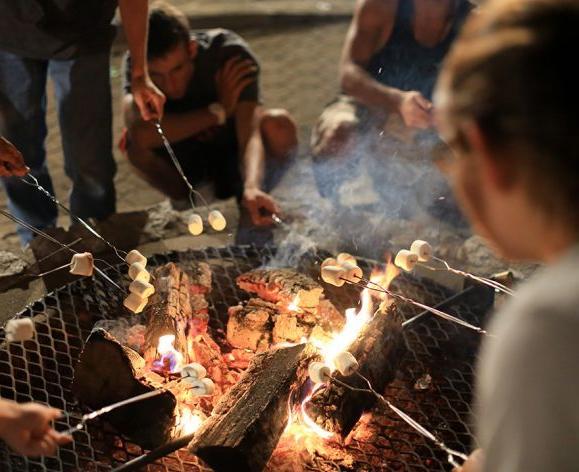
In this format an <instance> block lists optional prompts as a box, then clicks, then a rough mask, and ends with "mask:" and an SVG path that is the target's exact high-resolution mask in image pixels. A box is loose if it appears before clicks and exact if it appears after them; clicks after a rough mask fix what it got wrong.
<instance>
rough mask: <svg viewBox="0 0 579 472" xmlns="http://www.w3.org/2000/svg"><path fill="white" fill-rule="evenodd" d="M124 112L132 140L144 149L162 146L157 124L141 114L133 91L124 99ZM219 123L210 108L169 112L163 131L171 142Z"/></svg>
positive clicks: (193, 134)
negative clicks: (144, 118) (145, 118)
mask: <svg viewBox="0 0 579 472" xmlns="http://www.w3.org/2000/svg"><path fill="white" fill-rule="evenodd" d="M123 113H124V117H125V126H126V127H127V129H128V130H129V136H130V139H131V140H132V141H135V142H138V144H139V146H140V147H142V148H144V149H154V148H158V147H160V146H162V144H163V143H162V141H161V137H160V136H159V133H158V132H157V129H156V128H155V126H154V125H153V124H152V123H150V122H148V121H145V120H143V118H142V117H141V116H140V113H139V111H138V108H137V105H136V104H135V99H134V96H133V94H132V93H129V94H126V95H125V97H124V99H123ZM218 124H219V120H218V117H217V116H216V115H215V114H213V113H211V112H210V111H209V109H208V108H200V109H198V110H192V111H189V112H184V113H167V114H165V115H164V116H163V119H162V125H163V132H164V133H165V136H166V137H167V139H168V140H169V141H170V142H176V141H181V140H183V139H187V138H189V137H192V136H195V135H196V134H199V133H201V132H202V131H205V130H207V129H209V128H211V127H213V126H217V125H218Z"/></svg>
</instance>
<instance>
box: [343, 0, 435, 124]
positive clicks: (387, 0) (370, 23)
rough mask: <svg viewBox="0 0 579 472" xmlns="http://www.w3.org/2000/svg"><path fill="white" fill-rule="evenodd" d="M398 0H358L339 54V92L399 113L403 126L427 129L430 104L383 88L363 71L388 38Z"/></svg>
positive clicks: (380, 109) (369, 106) (415, 96)
mask: <svg viewBox="0 0 579 472" xmlns="http://www.w3.org/2000/svg"><path fill="white" fill-rule="evenodd" d="M398 3H399V0H358V3H357V5H356V11H355V13H354V18H353V19H352V23H351V25H350V29H349V30H348V33H347V35H346V41H345V43H344V48H343V51H342V61H341V67H340V82H341V85H342V90H343V91H344V92H345V93H346V94H348V95H350V96H352V97H354V98H355V99H356V100H357V101H359V102H360V103H361V104H363V105H365V106H366V107H368V108H372V109H375V110H377V111H387V112H395V113H399V114H400V115H401V116H402V118H403V119H404V121H405V123H406V125H408V126H412V127H417V128H425V127H428V126H430V121H431V120H430V115H429V109H430V107H431V104H430V102H429V101H428V100H426V99H425V98H424V97H422V95H421V94H420V93H418V92H413V91H411V92H403V91H402V90H399V89H396V88H394V87H389V86H387V85H383V84H381V83H380V82H378V81H377V80H375V79H374V78H373V77H372V76H371V75H370V74H369V73H368V72H367V71H366V67H367V66H368V64H369V63H370V60H371V58H372V56H373V55H374V54H375V53H376V52H377V51H378V50H379V49H380V48H381V47H382V46H383V45H384V44H386V43H387V42H388V40H389V39H390V35H391V34H392V30H393V29H394V23H395V21H396V12H397V10H398V7H399V5H398Z"/></svg>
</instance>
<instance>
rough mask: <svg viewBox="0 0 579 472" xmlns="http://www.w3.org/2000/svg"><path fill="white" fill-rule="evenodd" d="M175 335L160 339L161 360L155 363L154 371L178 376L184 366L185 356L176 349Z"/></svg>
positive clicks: (159, 351)
mask: <svg viewBox="0 0 579 472" xmlns="http://www.w3.org/2000/svg"><path fill="white" fill-rule="evenodd" d="M174 343H175V335H173V334H167V335H165V336H161V337H160V338H159V345H158V346H157V352H158V353H159V354H160V355H161V357H160V359H157V360H155V361H153V370H154V371H156V372H163V373H170V374H176V373H177V372H179V371H180V370H181V367H182V366H183V355H182V354H181V353H180V352H179V351H177V350H176V349H175V347H174Z"/></svg>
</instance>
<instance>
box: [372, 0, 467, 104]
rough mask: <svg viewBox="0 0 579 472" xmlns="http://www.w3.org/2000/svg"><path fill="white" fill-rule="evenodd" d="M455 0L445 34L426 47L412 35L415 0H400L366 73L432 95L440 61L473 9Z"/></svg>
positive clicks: (405, 88) (459, 0) (389, 82)
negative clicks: (389, 30) (386, 37)
mask: <svg viewBox="0 0 579 472" xmlns="http://www.w3.org/2000/svg"><path fill="white" fill-rule="evenodd" d="M458 2H459V4H458V6H457V7H456V10H455V13H454V18H453V19H452V25H451V28H450V30H449V32H448V34H447V35H446V37H445V38H444V39H443V40H442V41H441V42H440V43H439V44H437V45H436V46H434V47H432V48H429V47H425V46H423V45H421V44H419V43H418V42H417V41H416V39H414V31H413V26H412V20H413V17H414V1H413V0H400V3H399V6H398V11H397V13H396V20H395V24H394V29H393V30H392V34H391V36H390V38H389V40H388V42H387V43H386V44H385V45H384V47H383V48H382V49H381V50H380V51H378V52H377V53H376V54H374V56H372V59H371V60H370V63H369V65H368V67H367V68H366V70H367V71H368V73H370V74H371V75H372V77H374V78H375V79H376V80H378V81H379V82H380V83H382V84H384V85H388V86H389V87H394V88H397V89H400V90H405V91H409V90H417V91H419V92H420V93H422V95H424V96H425V97H426V98H428V99H431V97H432V92H433V89H434V85H435V83H436V78H437V76H438V71H439V69H440V66H441V63H442V61H443V59H444V57H445V56H446V53H447V52H448V50H449V49H450V46H451V45H452V42H453V41H454V39H455V38H456V36H457V35H458V33H459V31H460V28H461V27H462V24H463V23H464V20H465V19H466V17H467V16H468V14H469V13H470V11H471V9H472V6H471V4H470V3H469V2H468V1H467V0H458Z"/></svg>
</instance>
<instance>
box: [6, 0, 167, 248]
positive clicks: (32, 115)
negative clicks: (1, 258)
mask: <svg viewBox="0 0 579 472" xmlns="http://www.w3.org/2000/svg"><path fill="white" fill-rule="evenodd" d="M117 3H118V5H119V6H120V10H121V16H122V19H123V26H124V30H125V35H126V38H127V41H128V43H129V47H130V49H131V51H132V52H133V56H134V57H135V67H134V68H133V75H132V77H131V81H132V86H133V91H134V96H135V102H136V103H137V105H138V108H139V110H140V113H141V114H142V116H143V119H147V120H148V119H152V118H155V117H158V116H160V113H161V111H162V104H163V101H164V97H163V95H162V93H161V92H160V91H159V90H158V89H157V88H156V87H155V85H154V84H153V83H152V81H151V80H150V78H149V75H148V72H147V64H146V61H145V48H146V37H147V10H148V5H147V0H118V2H117V0H18V1H13V0H0V31H1V33H0V134H2V135H4V136H5V137H6V138H7V139H8V140H10V141H11V142H12V143H14V145H15V146H16V147H17V148H18V149H20V151H21V152H22V154H23V156H24V160H25V162H26V164H27V165H28V166H29V167H30V169H31V170H30V172H31V174H32V175H33V176H34V177H36V178H37V179H38V181H39V182H40V184H41V185H42V186H43V187H44V188H45V189H47V190H48V191H50V192H51V193H53V192H54V191H53V187H52V182H51V179H50V175H49V173H48V169H47V166H46V152H45V149H44V140H45V138H46V134H47V129H46V121H45V119H46V117H45V115H46V81H47V76H50V78H51V79H52V81H53V83H54V88H55V92H56V99H57V102H58V103H57V105H58V110H57V111H58V119H59V124H60V131H61V135H62V147H63V151H64V160H65V171H66V173H67V175H68V176H69V177H70V178H71V180H72V188H71V195H70V206H71V209H72V211H73V212H74V213H75V214H77V215H78V216H80V217H85V218H91V217H94V218H104V217H106V216H108V215H109V214H111V213H113V212H114V211H115V191H114V184H113V177H114V174H115V162H114V160H113V155H112V133H111V127H112V113H111V90H110V69H109V58H110V48H111V43H112V39H113V36H114V27H113V26H112V25H111V20H112V18H113V16H114V13H115V9H116V7H117ZM3 182H4V186H5V188H6V192H7V194H8V198H9V206H10V209H11V211H12V212H13V213H14V214H15V215H16V216H18V217H20V218H21V219H23V220H25V221H27V222H28V223H30V224H32V225H33V226H35V227H37V228H40V229H42V228H46V227H50V226H54V225H55V223H56V217H57V209H56V206H55V205H54V204H53V203H52V202H51V201H50V200H49V199H48V198H46V196H44V195H42V194H41V193H40V192H38V191H36V190H35V189H33V188H31V187H30V186H29V185H26V184H25V183H23V182H22V181H20V180H19V179H17V178H14V177H9V178H5V179H3ZM19 233H20V236H21V239H22V241H23V242H24V243H26V242H28V241H29V240H30V239H31V238H32V233H31V232H29V231H27V230H24V229H23V228H19Z"/></svg>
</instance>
